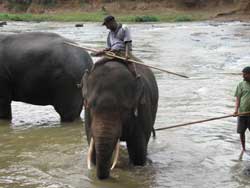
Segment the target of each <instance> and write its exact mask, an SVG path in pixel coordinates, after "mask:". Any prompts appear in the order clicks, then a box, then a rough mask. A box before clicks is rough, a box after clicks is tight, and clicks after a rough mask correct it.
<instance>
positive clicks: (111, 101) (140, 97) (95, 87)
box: [83, 61, 158, 179]
mask: <svg viewBox="0 0 250 188" xmlns="http://www.w3.org/2000/svg"><path fill="white" fill-rule="evenodd" d="M137 71H138V73H139V74H140V75H141V79H136V78H135V77H134V76H133V75H132V74H131V72H129V71H128V69H127V67H126V66H125V65H124V64H122V63H118V62H114V61H112V62H108V63H106V64H104V65H98V66H97V67H96V68H95V69H94V71H93V72H92V73H90V74H89V76H87V75H84V77H83V95H84V96H85V98H86V101H85V103H86V105H85V127H86V133H87V138H88V142H90V138H91V137H93V139H94V143H95V144H94V152H93V155H92V162H93V163H94V164H96V167H97V177H98V178H99V179H105V178H108V177H109V174H110V167H111V157H112V153H113V151H114V148H115V145H116V143H117V140H118V139H120V140H121V141H126V143H127V148H128V153H129V159H130V162H131V163H132V164H133V165H144V164H145V162H146V154H147V145H148V141H149V138H150V136H151V132H152V131H153V125H154V122H155V116H156V111H157V105H158V87H157V83H156V80H155V77H154V75H153V73H152V72H151V70H149V69H148V68H147V67H145V66H141V65H137ZM136 107H138V116H137V117H136V116H135V113H134V111H135V110H134V109H135V108H136Z"/></svg>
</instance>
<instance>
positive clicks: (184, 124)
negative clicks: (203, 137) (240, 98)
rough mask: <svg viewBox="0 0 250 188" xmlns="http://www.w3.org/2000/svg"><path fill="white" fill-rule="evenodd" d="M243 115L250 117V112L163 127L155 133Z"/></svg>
mask: <svg viewBox="0 0 250 188" xmlns="http://www.w3.org/2000/svg"><path fill="white" fill-rule="evenodd" d="M241 115H250V112H242V113H238V114H231V115H226V116H220V117H215V118H209V119H204V120H199V121H193V122H189V123H183V124H178V125H173V126H169V127H162V128H158V129H155V131H162V130H166V129H173V128H177V127H184V126H187V125H193V124H197V123H203V122H207V121H214V120H218V119H224V118H228V117H237V116H241Z"/></svg>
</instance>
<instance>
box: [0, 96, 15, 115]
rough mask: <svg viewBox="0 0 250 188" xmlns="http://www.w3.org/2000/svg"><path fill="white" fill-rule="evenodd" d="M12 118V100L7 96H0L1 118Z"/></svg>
mask: <svg viewBox="0 0 250 188" xmlns="http://www.w3.org/2000/svg"><path fill="white" fill-rule="evenodd" d="M11 118H12V114H11V101H10V100H8V99H6V98H0V119H11Z"/></svg>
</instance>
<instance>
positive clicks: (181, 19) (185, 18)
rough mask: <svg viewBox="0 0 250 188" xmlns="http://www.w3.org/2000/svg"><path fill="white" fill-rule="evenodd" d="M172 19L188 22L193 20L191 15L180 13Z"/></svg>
mask: <svg viewBox="0 0 250 188" xmlns="http://www.w3.org/2000/svg"><path fill="white" fill-rule="evenodd" d="M174 21H175V22H190V21H193V19H192V17H191V16H187V15H180V16H177V17H176V18H175V20H174Z"/></svg>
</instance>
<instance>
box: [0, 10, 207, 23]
mask: <svg viewBox="0 0 250 188" xmlns="http://www.w3.org/2000/svg"><path fill="white" fill-rule="evenodd" d="M106 15H107V14H106V13H105V12H103V11H99V12H91V13H86V12H71V13H55V14H28V13H24V14H11V13H0V20H1V21H27V22H29V21H38V22H42V21H59V22H75V21H81V22H101V21H102V20H103V18H104V17H105V16H106ZM114 16H116V17H117V20H119V21H121V22H183V21H197V20H204V18H202V17H201V16H200V15H191V14H181V13H172V14H171V13H168V14H161V15H154V14H149V15H136V14H129V15H114Z"/></svg>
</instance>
